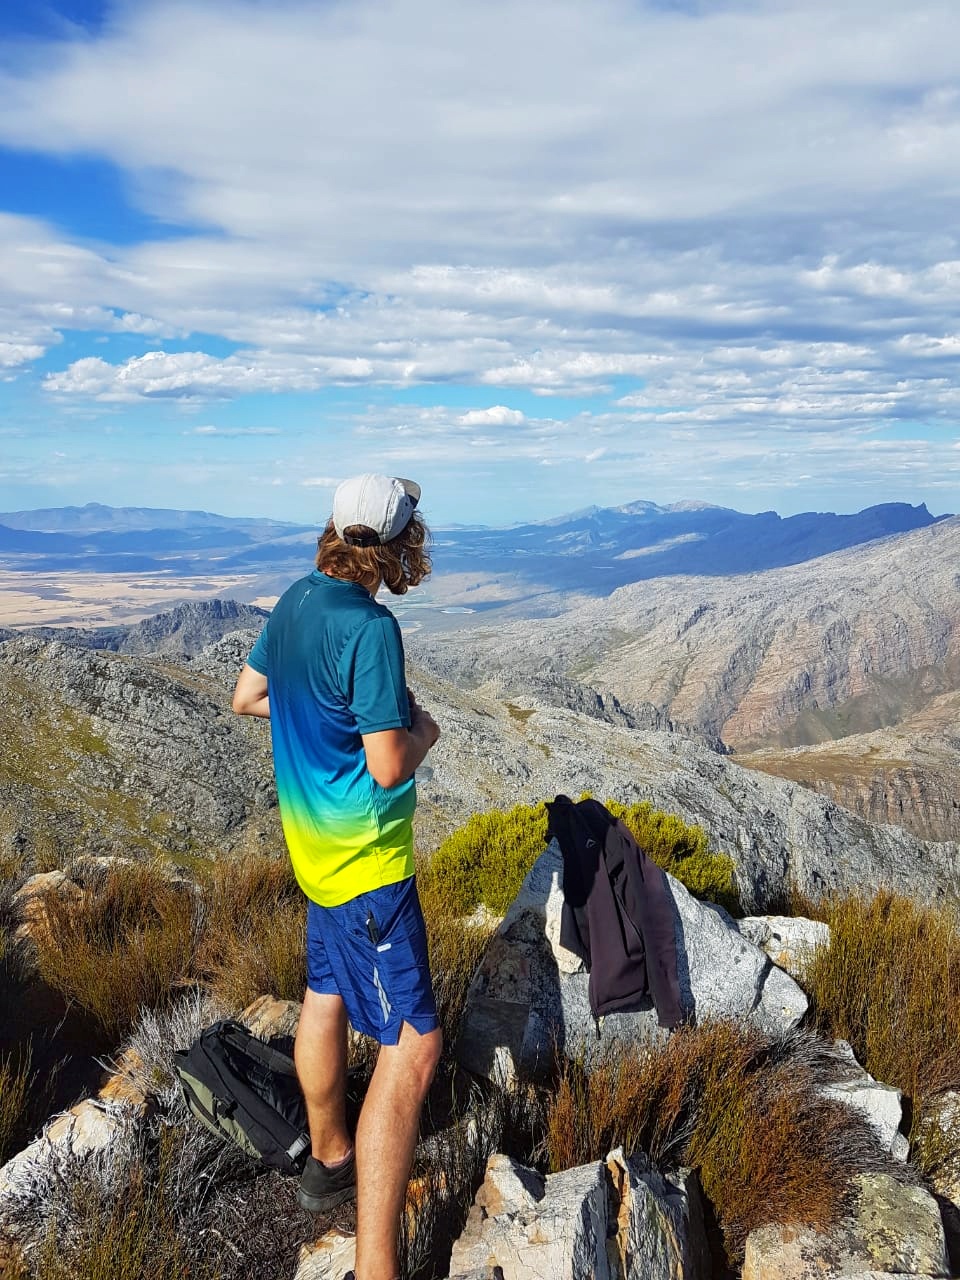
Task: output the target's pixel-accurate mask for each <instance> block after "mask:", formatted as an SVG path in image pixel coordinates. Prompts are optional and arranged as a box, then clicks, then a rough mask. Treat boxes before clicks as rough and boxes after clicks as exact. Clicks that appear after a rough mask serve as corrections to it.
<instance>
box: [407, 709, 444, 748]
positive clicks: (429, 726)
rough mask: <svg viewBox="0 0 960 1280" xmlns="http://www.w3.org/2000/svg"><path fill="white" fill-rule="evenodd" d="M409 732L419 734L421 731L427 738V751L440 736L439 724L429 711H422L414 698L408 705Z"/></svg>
mask: <svg viewBox="0 0 960 1280" xmlns="http://www.w3.org/2000/svg"><path fill="white" fill-rule="evenodd" d="M410 717H411V718H410V732H411V733H416V734H420V733H423V734H424V735H425V736H426V737H427V738H428V739H429V742H428V745H427V751H429V750H430V748H431V747H432V746H433V745H434V743H435V742H436V741H437V739H438V738H439V737H440V726H439V725H438V724H437V722H436V720H434V718H433V716H432V715H431V714H430V712H429V711H424V709H423V707H421V706H419V705H418V703H417V702H416V700H414V702H413V704H412V706H411V707H410Z"/></svg>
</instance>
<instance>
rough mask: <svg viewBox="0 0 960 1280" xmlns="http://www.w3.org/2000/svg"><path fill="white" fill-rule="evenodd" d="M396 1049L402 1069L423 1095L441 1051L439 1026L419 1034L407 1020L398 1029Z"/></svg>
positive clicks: (433, 1073)
mask: <svg viewBox="0 0 960 1280" xmlns="http://www.w3.org/2000/svg"><path fill="white" fill-rule="evenodd" d="M397 1049H398V1050H399V1052H400V1056H401V1057H402V1059H403V1064H404V1069H405V1070H406V1071H408V1072H409V1073H410V1076H411V1077H412V1080H413V1082H414V1083H415V1084H416V1086H417V1087H418V1092H419V1093H420V1094H421V1095H425V1094H426V1092H427V1090H428V1089H429V1088H430V1085H431V1083H432V1082H433V1077H434V1075H435V1074H436V1070H437V1065H438V1063H439V1062H440V1054H441V1052H442V1051H443V1035H442V1033H441V1031H440V1028H439V1027H437V1028H436V1030H434V1031H427V1032H424V1033H423V1034H421V1033H420V1032H419V1031H417V1029H416V1028H415V1027H412V1026H411V1025H410V1023H409V1022H405V1023H404V1024H403V1026H402V1027H401V1029H400V1039H399V1041H398V1042H397Z"/></svg>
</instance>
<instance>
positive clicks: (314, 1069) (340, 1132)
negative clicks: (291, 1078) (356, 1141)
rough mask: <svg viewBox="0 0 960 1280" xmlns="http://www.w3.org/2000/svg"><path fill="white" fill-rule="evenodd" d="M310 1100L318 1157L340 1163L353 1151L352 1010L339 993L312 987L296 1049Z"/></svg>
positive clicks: (313, 1142)
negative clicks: (349, 1030) (349, 1080)
mask: <svg viewBox="0 0 960 1280" xmlns="http://www.w3.org/2000/svg"><path fill="white" fill-rule="evenodd" d="M293 1056H294V1061H295V1062H296V1064H297V1075H298V1076H299V1078H300V1087H301V1088H302V1089H303V1097H304V1100H305V1101H306V1104H307V1120H308V1122H309V1125H310V1141H311V1146H312V1152H313V1156H314V1158H315V1159H317V1160H321V1161H323V1163H324V1164H334V1163H336V1161H337V1160H342V1159H343V1157H344V1156H346V1155H349V1153H350V1150H351V1147H352V1145H353V1144H352V1143H351V1141H350V1135H349V1133H348V1132H347V1117H346V1097H347V1011H346V1008H345V1006H344V1003H343V1001H342V1000H341V998H340V997H339V996H333V995H331V996H321V995H318V994H317V993H316V991H311V990H310V988H309V987H308V988H307V993H306V995H305V996H304V999H303V1009H302V1011H301V1013H300V1025H299V1026H298V1027H297V1040H296V1044H295V1045H294V1050H293Z"/></svg>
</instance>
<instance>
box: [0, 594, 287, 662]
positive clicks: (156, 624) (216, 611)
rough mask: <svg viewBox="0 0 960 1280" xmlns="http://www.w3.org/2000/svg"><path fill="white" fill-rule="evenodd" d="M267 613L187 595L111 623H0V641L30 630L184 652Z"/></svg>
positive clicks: (92, 645) (100, 644)
mask: <svg viewBox="0 0 960 1280" xmlns="http://www.w3.org/2000/svg"><path fill="white" fill-rule="evenodd" d="M269 616H270V615H269V613H268V612H267V610H266V609H261V608H259V607H258V606H257V605H253V604H242V603H241V602H240V601H238V600H187V601H185V602H184V603H183V604H178V605H176V606H175V607H174V608H173V609H167V610H165V611H164V612H162V613H154V614H151V615H150V616H149V617H147V618H143V619H142V620H141V621H140V622H131V623H126V624H118V625H117V626H112V627H30V628H29V629H25V630H23V631H20V632H15V631H6V632H4V630H3V629H2V628H0V642H2V641H3V640H8V639H12V638H13V636H15V635H30V636H33V637H35V638H37V639H39V640H59V641H61V642H62V643H64V644H71V645H73V646H74V647H76V648H81V649H103V650H106V651H108V652H110V653H127V654H138V655H141V656H146V655H152V656H159V655H161V654H162V655H165V656H169V657H175V658H189V657H192V656H193V655H194V654H197V653H200V652H201V651H202V650H203V649H205V648H207V647H208V646H209V645H211V644H213V643H214V642H215V641H217V640H219V639H220V637H221V636H224V635H227V634H228V633H229V632H231V631H239V630H241V629H251V628H253V629H255V630H256V631H259V630H260V628H261V627H262V626H263V624H264V622H265V621H266V619H267V618H268V617H269Z"/></svg>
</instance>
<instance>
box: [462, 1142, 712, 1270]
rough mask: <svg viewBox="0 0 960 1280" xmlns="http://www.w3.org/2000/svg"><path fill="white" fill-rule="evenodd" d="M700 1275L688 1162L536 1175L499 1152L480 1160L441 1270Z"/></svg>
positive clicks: (614, 1163)
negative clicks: (480, 1172)
mask: <svg viewBox="0 0 960 1280" xmlns="http://www.w3.org/2000/svg"><path fill="white" fill-rule="evenodd" d="M491 1273H492V1274H495V1275H499V1276H501V1277H502V1280H541V1278H542V1277H543V1276H550V1277H551V1280H552V1278H553V1277H556V1280H582V1277H584V1276H591V1277H593V1278H594V1280H706V1277H707V1275H708V1270H707V1258H706V1253H705V1247H704V1237H703V1225H702V1205H701V1202H700V1196H699V1190H698V1186H697V1182H696V1179H695V1178H694V1177H693V1176H692V1175H691V1174H690V1173H689V1171H688V1170H687V1171H682V1172H681V1173H680V1174H678V1175H676V1176H675V1177H673V1178H668V1177H664V1176H663V1175H661V1174H660V1172H659V1171H658V1170H657V1169H656V1168H655V1167H654V1166H653V1165H651V1163H650V1162H649V1161H648V1160H647V1159H646V1158H645V1157H643V1156H638V1157H627V1156H626V1155H624V1153H623V1151H622V1150H617V1151H613V1152H611V1153H610V1155H609V1156H608V1157H607V1160H606V1162H605V1163H600V1162H598V1163H596V1164H588V1165H582V1166H580V1167H579V1168H576V1169H567V1170H566V1171H565V1172H563V1173H555V1174H551V1175H549V1176H547V1177H543V1176H542V1175H540V1174H538V1173H537V1172H536V1171H535V1170H533V1169H528V1168H525V1167H524V1166H523V1165H520V1164H517V1162H516V1161H514V1160H511V1159H510V1158H509V1157H508V1156H504V1155H494V1156H491V1157H490V1160H489V1161H488V1163H487V1173H486V1177H485V1179H484V1182H483V1185H482V1186H481V1188H480V1190H479V1191H478V1192H477V1197H476V1200H475V1201H474V1205H473V1208H472V1209H471V1210H470V1216H469V1218H468V1219H467V1225H466V1228H465V1230H464V1232H463V1234H462V1235H461V1236H460V1238H459V1240H458V1241H457V1242H456V1244H455V1245H454V1246H453V1254H452V1256H451V1259H450V1280H471V1277H475V1276H481V1275H482V1276H486V1275H490V1274H491Z"/></svg>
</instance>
